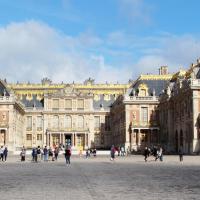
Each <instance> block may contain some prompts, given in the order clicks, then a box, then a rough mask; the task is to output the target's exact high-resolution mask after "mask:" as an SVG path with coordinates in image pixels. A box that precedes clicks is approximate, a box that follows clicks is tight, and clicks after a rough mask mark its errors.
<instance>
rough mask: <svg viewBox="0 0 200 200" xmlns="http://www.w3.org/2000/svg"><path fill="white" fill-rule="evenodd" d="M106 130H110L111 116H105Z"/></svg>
mask: <svg viewBox="0 0 200 200" xmlns="http://www.w3.org/2000/svg"><path fill="white" fill-rule="evenodd" d="M105 130H106V131H110V116H106V117H105Z"/></svg>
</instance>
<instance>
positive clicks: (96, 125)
mask: <svg viewBox="0 0 200 200" xmlns="http://www.w3.org/2000/svg"><path fill="white" fill-rule="evenodd" d="M94 128H95V129H100V116H95V117H94Z"/></svg>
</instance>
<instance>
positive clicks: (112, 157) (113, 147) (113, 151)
mask: <svg viewBox="0 0 200 200" xmlns="http://www.w3.org/2000/svg"><path fill="white" fill-rule="evenodd" d="M115 150H116V149H115V146H114V145H112V147H111V149H110V160H111V161H114V160H115Z"/></svg>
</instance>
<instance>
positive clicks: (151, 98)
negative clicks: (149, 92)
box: [124, 95, 158, 102]
mask: <svg viewBox="0 0 200 200" xmlns="http://www.w3.org/2000/svg"><path fill="white" fill-rule="evenodd" d="M129 101H130V102H133V101H134V102H135V101H136V102H144V101H145V102H149V101H158V97H157V96H128V95H126V96H124V102H129Z"/></svg>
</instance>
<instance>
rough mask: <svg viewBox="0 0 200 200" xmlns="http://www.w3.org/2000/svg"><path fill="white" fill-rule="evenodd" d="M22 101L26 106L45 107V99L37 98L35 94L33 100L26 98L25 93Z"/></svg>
mask: <svg viewBox="0 0 200 200" xmlns="http://www.w3.org/2000/svg"><path fill="white" fill-rule="evenodd" d="M21 102H22V103H23V104H24V106H25V107H29V108H30V107H36V108H43V107H44V100H43V99H42V100H41V101H40V100H38V99H37V98H36V95H33V97H32V99H31V100H28V99H26V96H25V95H22V100H21Z"/></svg>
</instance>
